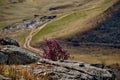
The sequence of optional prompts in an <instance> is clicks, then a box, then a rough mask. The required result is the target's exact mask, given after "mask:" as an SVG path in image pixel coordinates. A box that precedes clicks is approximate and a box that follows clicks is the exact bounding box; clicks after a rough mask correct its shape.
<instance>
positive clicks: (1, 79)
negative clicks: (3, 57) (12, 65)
mask: <svg viewBox="0 0 120 80" xmlns="http://www.w3.org/2000/svg"><path fill="white" fill-rule="evenodd" d="M0 80H12V79H10V78H7V77H4V76H2V75H0Z"/></svg>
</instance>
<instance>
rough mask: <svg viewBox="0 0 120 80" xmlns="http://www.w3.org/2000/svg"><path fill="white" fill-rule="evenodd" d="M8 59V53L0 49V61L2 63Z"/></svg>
mask: <svg viewBox="0 0 120 80" xmlns="http://www.w3.org/2000/svg"><path fill="white" fill-rule="evenodd" d="M7 59H8V55H6V54H4V53H3V52H1V51H0V63H1V64H2V63H3V64H4V63H6V61H7Z"/></svg>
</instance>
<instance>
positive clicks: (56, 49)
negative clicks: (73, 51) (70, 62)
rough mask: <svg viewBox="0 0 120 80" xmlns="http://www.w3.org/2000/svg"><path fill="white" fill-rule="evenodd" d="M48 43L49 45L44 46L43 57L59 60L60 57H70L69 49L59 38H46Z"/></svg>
mask: <svg viewBox="0 0 120 80" xmlns="http://www.w3.org/2000/svg"><path fill="white" fill-rule="evenodd" d="M45 42H46V43H47V47H44V48H43V51H44V53H43V57H44V58H45V59H50V60H53V61H57V60H60V59H68V57H69V54H68V52H67V50H65V49H64V48H63V47H62V46H61V45H60V43H59V42H58V40H47V39H46V40H45Z"/></svg>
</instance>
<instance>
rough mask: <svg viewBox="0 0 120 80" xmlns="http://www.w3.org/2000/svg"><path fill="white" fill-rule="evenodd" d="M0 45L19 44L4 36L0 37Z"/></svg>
mask: <svg viewBox="0 0 120 80" xmlns="http://www.w3.org/2000/svg"><path fill="white" fill-rule="evenodd" d="M0 44H1V45H14V46H18V47H19V46H20V45H19V43H18V42H17V41H15V40H13V39H11V38H8V37H5V38H2V39H0Z"/></svg>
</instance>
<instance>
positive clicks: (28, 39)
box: [23, 14, 70, 56]
mask: <svg viewBox="0 0 120 80" xmlns="http://www.w3.org/2000/svg"><path fill="white" fill-rule="evenodd" d="M68 15H70V14H66V15H64V16H62V17H59V18H57V19H55V20H52V21H49V22H47V23H44V24H43V25H42V26H40V27H38V28H36V26H35V27H33V28H32V29H31V32H30V34H29V35H28V36H27V37H26V40H25V43H24V46H23V47H24V48H25V49H28V50H30V51H32V52H34V53H37V54H38V55H40V56H41V54H42V53H43V51H42V50H40V49H36V48H34V47H32V46H31V45H30V42H31V40H32V37H33V36H34V35H35V34H37V33H38V32H40V31H41V30H42V29H43V28H44V27H45V26H46V25H48V24H49V23H52V22H53V21H57V20H60V19H62V18H64V17H66V16H68Z"/></svg>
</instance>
